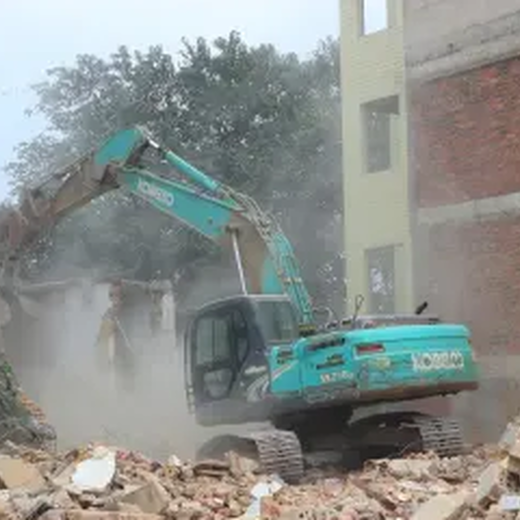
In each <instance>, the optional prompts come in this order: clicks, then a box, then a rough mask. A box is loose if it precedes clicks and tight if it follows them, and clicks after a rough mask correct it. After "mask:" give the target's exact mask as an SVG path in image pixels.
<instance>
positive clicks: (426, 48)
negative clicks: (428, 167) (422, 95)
mask: <svg viewBox="0 0 520 520" xmlns="http://www.w3.org/2000/svg"><path fill="white" fill-rule="evenodd" d="M461 17H464V15H463V14H462V13H461ZM417 23H420V22H419V21H418V22H417ZM407 24H410V25H412V24H414V19H413V17H411V18H410V19H409V20H407ZM405 42H406V43H405V56H406V64H407V74H408V79H409V80H410V81H412V82H425V81H431V80H434V79H437V78H440V77H446V76H450V75H453V74H456V73H459V72H463V71H467V70H471V69H474V68H479V67H482V66H485V65H487V64H490V63H493V62H496V61H501V60H505V59H509V58H513V57H515V56H518V55H519V54H520V10H519V11H518V12H514V13H509V14H506V15H504V16H501V17H499V18H496V19H494V20H488V21H485V22H483V23H477V24H474V25H471V26H469V27H466V28H463V29H461V28H457V29H456V30H454V31H453V32H450V33H448V34H446V35H443V36H442V37H441V38H438V37H435V38H431V39H429V40H423V41H418V40H417V39H416V38H415V37H413V36H412V35H410V36H409V37H406V36H405Z"/></svg>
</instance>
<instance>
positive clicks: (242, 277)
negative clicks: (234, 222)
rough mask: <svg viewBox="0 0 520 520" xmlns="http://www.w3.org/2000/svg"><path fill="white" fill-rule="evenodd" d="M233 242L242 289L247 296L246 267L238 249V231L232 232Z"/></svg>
mask: <svg viewBox="0 0 520 520" xmlns="http://www.w3.org/2000/svg"><path fill="white" fill-rule="evenodd" d="M231 240H232V242H233V252H234V253H235V262H236V263H237V269H238V277H239V278H240V287H241V289H242V292H243V293H244V294H247V286H246V277H245V275H244V266H243V265H242V257H241V256H240V249H239V248H238V238H237V231H236V230H231Z"/></svg>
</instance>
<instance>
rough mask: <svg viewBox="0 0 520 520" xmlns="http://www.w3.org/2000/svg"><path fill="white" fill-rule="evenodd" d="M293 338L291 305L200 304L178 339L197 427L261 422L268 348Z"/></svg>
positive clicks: (274, 299) (251, 300)
mask: <svg viewBox="0 0 520 520" xmlns="http://www.w3.org/2000/svg"><path fill="white" fill-rule="evenodd" d="M298 337H299V328H298V320H297V316H296V313H295V310H294V308H293V305H292V303H291V301H290V300H289V299H288V298H287V297H285V296H281V295H276V296H266V295H259V296H257V295H253V296H251V295H241V296H236V297H232V298H227V299H224V300H219V301H217V302H214V303H210V304H208V305H205V306H204V307H202V308H201V309H199V310H198V311H196V312H195V313H194V314H193V315H192V316H191V319H190V321H189V324H188V327H187V329H186V333H185V338H184V361H185V378H186V379H185V380H186V391H187V401H188V403H189V407H190V409H191V411H192V413H195V416H196V420H197V422H198V423H199V424H201V425H203V426H214V425H216V424H240V423H243V422H244V420H246V421H248V422H255V421H264V420H267V418H268V416H269V412H270V400H269V398H268V396H269V383H270V375H269V368H268V358H267V354H268V352H269V349H270V348H271V347H272V346H275V345H276V346H281V345H291V344H292V343H294V342H295V341H296V340H297V339H298Z"/></svg>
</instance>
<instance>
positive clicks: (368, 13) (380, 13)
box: [359, 0, 389, 36]
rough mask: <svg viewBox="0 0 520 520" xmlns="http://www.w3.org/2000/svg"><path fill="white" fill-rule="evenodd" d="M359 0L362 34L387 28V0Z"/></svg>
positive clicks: (366, 34) (365, 34)
mask: <svg viewBox="0 0 520 520" xmlns="http://www.w3.org/2000/svg"><path fill="white" fill-rule="evenodd" d="M359 2H360V4H361V5H360V11H361V17H360V18H361V34H362V35H363V36H368V35H369V34H373V33H376V32H379V31H384V30H385V29H388V25H389V23H388V0H359Z"/></svg>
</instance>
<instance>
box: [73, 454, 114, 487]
mask: <svg viewBox="0 0 520 520" xmlns="http://www.w3.org/2000/svg"><path fill="white" fill-rule="evenodd" d="M115 471H116V457H115V453H114V452H113V451H110V450H108V449H107V448H104V447H103V446H98V447H97V448H96V449H95V450H94V452H93V453H92V457H91V458H89V459H87V460H84V461H82V462H80V463H79V464H78V465H77V466H76V470H75V471H74V473H73V474H72V477H71V480H72V483H73V484H74V486H75V487H76V488H77V489H79V490H81V491H91V492H96V491H97V492H101V491H104V490H105V489H106V488H107V486H108V485H109V484H110V483H111V482H112V479H113V478H114V474H115Z"/></svg>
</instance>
